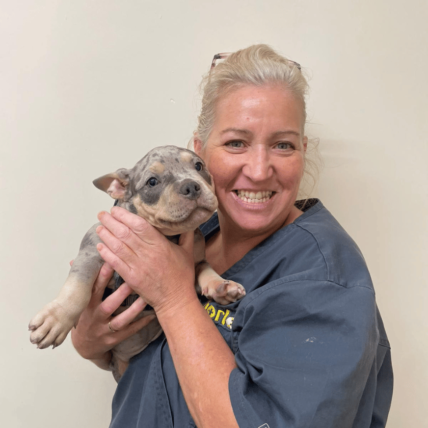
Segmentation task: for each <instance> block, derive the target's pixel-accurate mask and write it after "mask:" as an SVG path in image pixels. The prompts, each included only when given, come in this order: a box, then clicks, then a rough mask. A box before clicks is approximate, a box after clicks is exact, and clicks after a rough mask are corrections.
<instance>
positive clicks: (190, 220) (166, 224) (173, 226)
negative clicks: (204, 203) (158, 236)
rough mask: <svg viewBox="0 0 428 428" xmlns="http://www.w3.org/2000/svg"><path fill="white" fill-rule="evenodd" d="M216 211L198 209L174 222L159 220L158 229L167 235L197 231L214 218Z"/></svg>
mask: <svg viewBox="0 0 428 428" xmlns="http://www.w3.org/2000/svg"><path fill="white" fill-rule="evenodd" d="M213 212H214V210H212V209H208V208H204V207H196V208H195V209H194V210H192V211H191V212H190V213H188V214H187V215H183V216H178V218H176V219H174V220H172V219H168V220H163V219H161V218H158V219H157V221H158V226H157V227H158V228H159V229H160V230H161V232H162V233H164V234H165V235H176V234H180V233H184V232H188V231H191V230H195V229H196V228H197V227H198V226H199V225H200V224H202V223H205V222H206V221H208V220H209V218H210V217H211V216H212V214H213Z"/></svg>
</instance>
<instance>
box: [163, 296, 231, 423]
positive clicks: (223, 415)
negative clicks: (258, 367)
mask: <svg viewBox="0 0 428 428" xmlns="http://www.w3.org/2000/svg"><path fill="white" fill-rule="evenodd" d="M158 318H159V322H160V323H161V325H162V328H163V330H164V332H165V335H166V338H167V340H168V345H169V348H170V351H171V355H172V358H173V361H174V366H175V369H176V372H177V375H178V379H179V381H180V385H181V388H182V390H183V394H184V398H185V400H186V403H187V406H188V407H189V411H190V413H191V415H192V417H193V419H194V420H195V423H196V425H197V426H198V428H210V427H215V428H218V427H227V428H229V427H230V428H232V427H238V424H237V422H236V419H235V416H234V414H233V409H232V405H231V402H230V398H229V387H228V385H229V377H230V373H231V371H232V370H233V369H234V368H235V367H236V364H235V357H234V355H233V353H232V351H231V350H230V348H229V347H228V345H227V343H226V342H225V341H224V339H223V337H222V336H221V334H220V332H219V331H218V330H217V327H216V326H215V324H214V323H213V322H212V320H211V319H210V318H209V316H208V314H207V313H206V311H205V310H204V308H203V307H202V305H201V304H200V302H199V300H198V299H197V297H196V296H194V298H193V299H191V298H190V299H188V301H187V302H186V304H185V305H184V306H181V307H180V308H177V309H176V310H170V311H168V312H166V313H159V314H158ZM189 321H190V322H189Z"/></svg>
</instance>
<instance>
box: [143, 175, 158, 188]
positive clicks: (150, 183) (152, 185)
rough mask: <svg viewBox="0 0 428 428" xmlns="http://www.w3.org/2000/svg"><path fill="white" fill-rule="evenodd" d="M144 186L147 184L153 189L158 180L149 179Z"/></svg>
mask: <svg viewBox="0 0 428 428" xmlns="http://www.w3.org/2000/svg"><path fill="white" fill-rule="evenodd" d="M146 184H148V185H149V186H150V187H154V186H156V184H158V180H157V179H156V178H154V177H152V178H149V179H148V180H147V183H146Z"/></svg>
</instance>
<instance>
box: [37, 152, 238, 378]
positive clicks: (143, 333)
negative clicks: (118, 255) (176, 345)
mask: <svg viewBox="0 0 428 428" xmlns="http://www.w3.org/2000/svg"><path fill="white" fill-rule="evenodd" d="M94 185H95V186H96V187H97V188H99V189H101V190H103V191H105V192H107V193H108V194H109V195H110V196H111V197H112V198H113V199H115V200H116V201H117V206H119V207H122V208H125V209H127V210H128V211H130V212H132V213H134V214H137V215H139V216H141V217H143V218H145V219H146V220H147V221H148V222H149V223H150V224H151V225H152V226H154V227H156V228H157V229H158V230H159V231H160V232H162V233H163V234H164V235H166V236H167V237H168V238H169V239H171V240H173V241H174V242H176V243H177V242H178V236H177V235H180V234H181V233H184V232H188V231H192V230H195V231H196V233H195V243H194V258H195V268H196V284H195V286H196V291H197V292H198V293H200V294H203V295H205V296H207V297H208V298H209V299H213V300H215V301H216V302H218V303H220V304H228V303H230V302H234V301H236V300H238V299H240V298H242V297H243V296H244V295H245V289H244V288H243V287H242V285H240V284H237V283H235V282H233V281H227V280H224V279H223V278H221V277H220V276H219V275H218V274H217V273H216V272H214V270H213V269H212V268H211V267H210V266H209V264H208V263H206V261H205V241H204V238H203V236H202V233H201V232H200V231H199V229H198V226H199V225H200V224H202V223H204V222H205V221H207V220H208V219H209V218H210V217H211V215H212V214H213V213H214V211H215V210H216V209H217V198H216V197H215V195H214V184H213V182H212V179H211V176H210V174H209V172H208V171H207V169H206V167H205V165H204V162H203V160H202V159H201V158H199V157H198V156H197V155H196V154H195V153H193V152H191V151H190V150H186V149H182V148H178V147H175V146H163V147H158V148H156V149H153V150H151V151H150V152H149V153H148V154H147V155H146V156H145V157H144V158H143V159H141V160H140V161H139V162H138V163H137V164H136V165H135V166H134V167H133V168H132V169H124V168H122V169H118V170H117V171H116V172H114V173H112V174H107V175H104V176H102V177H100V178H98V179H96V180H94ZM99 224H100V223H97V224H95V225H94V226H92V227H91V229H89V231H88V232H87V233H86V235H85V236H84V238H83V240H82V243H81V245H80V249H79V253H78V255H77V257H76V258H75V260H74V263H73V266H72V267H71V269H70V273H69V275H68V278H67V280H66V282H65V284H64V286H63V288H62V289H61V291H60V293H59V295H58V297H57V298H56V299H55V300H53V301H52V302H50V303H48V304H47V305H46V306H45V307H44V308H43V309H42V310H41V311H40V312H39V313H38V314H37V315H36V316H35V317H34V318H33V319H32V320H31V322H30V324H29V329H30V331H31V335H30V341H31V343H34V344H37V347H38V348H41V349H43V348H47V347H48V346H50V345H53V348H55V347H56V346H59V345H60V344H61V343H62V342H63V341H64V340H65V338H66V336H67V334H68V332H69V331H70V330H71V328H72V327H73V326H75V325H76V324H77V322H78V320H79V317H80V315H81V313H82V312H83V310H84V309H85V307H86V306H87V305H88V303H89V300H90V298H91V293H92V287H93V284H94V282H95V279H96V277H97V276H98V273H99V271H100V269H101V266H102V264H103V260H102V258H101V257H100V255H99V253H98V251H97V249H96V246H97V244H98V243H99V242H101V241H100V239H99V237H98V235H97V233H96V228H97V227H98V226H99ZM122 282H123V280H122V279H121V278H120V277H119V275H118V274H117V273H115V274H114V277H113V281H111V283H110V284H109V287H110V288H111V289H114V288H117V287H118V286H120V284H121V283H122ZM136 298H138V295H135V294H134V296H132V295H131V296H130V297H129V298H128V299H127V300H126V301H125V302H124V303H123V304H122V306H121V308H119V309H118V310H117V311H116V312H115V314H114V315H117V314H119V313H120V312H122V311H124V310H125V309H126V308H127V307H129V306H130V305H131V304H132V302H133V301H135V300H136ZM153 313H154V311H153V310H144V311H142V312H141V313H140V315H139V316H138V317H137V319H138V318H141V317H144V316H148V315H151V314H153ZM161 332H162V329H161V326H160V324H159V322H158V320H157V319H156V318H155V319H154V320H153V321H151V322H150V323H149V324H148V325H147V326H146V327H145V328H143V329H142V330H140V332H138V333H137V334H135V335H134V336H132V337H130V338H129V339H127V340H125V341H124V342H122V343H120V344H119V345H118V346H117V347H115V348H114V349H113V350H112V353H113V359H112V363H111V369H112V371H113V374H114V376H115V378H116V380H118V379H119V378H120V376H121V375H122V374H123V372H124V370H125V369H126V367H127V364H128V361H129V359H130V358H131V357H132V356H134V355H136V354H138V353H139V352H141V351H142V350H143V349H144V348H146V347H147V345H148V344H149V343H150V342H152V341H153V340H155V339H156V338H157V337H158V336H159V335H160V334H161Z"/></svg>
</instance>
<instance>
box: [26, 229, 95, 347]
mask: <svg viewBox="0 0 428 428" xmlns="http://www.w3.org/2000/svg"><path fill="white" fill-rule="evenodd" d="M97 226H98V224H96V225H94V226H93V227H92V228H91V229H90V230H89V231H88V233H87V234H86V235H85V237H84V238H83V241H82V244H81V246H80V250H79V254H78V255H77V257H76V259H75V260H74V263H73V266H72V267H71V269H70V273H69V275H68V278H67V280H66V282H65V284H64V286H63V287H62V289H61V291H60V293H59V295H58V297H57V298H56V299H55V300H53V301H52V302H50V303H48V304H47V305H46V306H45V307H44V308H43V309H42V310H41V311H40V312H39V313H38V314H37V315H36V316H35V317H34V318H33V319H32V320H31V321H30V324H29V326H28V328H29V330H30V331H31V332H32V333H31V336H30V341H31V343H34V344H37V347H38V348H42V349H43V348H47V347H48V346H50V345H53V347H56V346H59V345H60V344H61V343H62V342H63V341H64V340H65V338H66V336H67V334H68V332H69V331H70V330H71V329H72V327H73V326H75V325H76V324H77V321H78V320H79V317H80V314H81V313H82V312H83V310H84V309H85V307H86V306H87V305H88V303H89V300H90V298H91V292H92V287H93V284H94V282H95V279H96V277H97V275H98V273H99V271H100V269H101V266H102V264H103V260H102V259H101V257H100V255H99V254H98V251H97V249H96V245H97V243H98V242H100V239H99V238H98V235H97V234H96V232H95V229H96V227H97Z"/></svg>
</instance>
